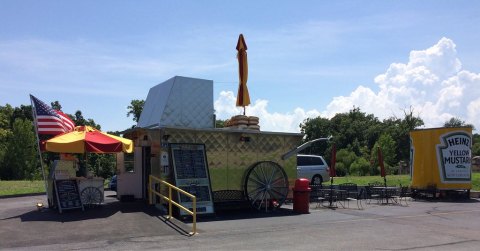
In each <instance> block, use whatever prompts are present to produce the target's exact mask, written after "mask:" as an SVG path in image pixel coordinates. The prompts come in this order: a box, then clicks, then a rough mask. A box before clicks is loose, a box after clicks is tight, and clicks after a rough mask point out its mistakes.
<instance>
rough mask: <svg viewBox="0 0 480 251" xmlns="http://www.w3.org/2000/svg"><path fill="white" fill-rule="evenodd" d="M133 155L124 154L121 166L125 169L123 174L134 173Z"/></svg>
mask: <svg viewBox="0 0 480 251" xmlns="http://www.w3.org/2000/svg"><path fill="white" fill-rule="evenodd" d="M134 160H135V158H134V154H133V153H125V154H124V159H123V165H124V167H125V172H131V173H133V172H135V167H134V166H135V165H134V163H135V162H134Z"/></svg>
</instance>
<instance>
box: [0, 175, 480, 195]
mask: <svg viewBox="0 0 480 251" xmlns="http://www.w3.org/2000/svg"><path fill="white" fill-rule="evenodd" d="M375 181H378V182H382V183H383V178H382V177H380V176H361V177H359V176H346V177H335V178H334V179H333V184H336V185H338V184H341V183H346V182H352V183H355V184H357V185H360V186H363V185H367V184H368V183H372V182H375ZM329 184H330V182H325V183H323V185H329ZM400 184H402V186H405V185H410V175H387V185H389V186H398V185H400ZM107 185H108V180H105V186H107ZM472 190H475V191H480V173H473V174H472ZM29 193H45V185H44V183H43V180H34V181H29V180H8V181H5V180H2V181H0V196H4V195H21V194H29Z"/></svg>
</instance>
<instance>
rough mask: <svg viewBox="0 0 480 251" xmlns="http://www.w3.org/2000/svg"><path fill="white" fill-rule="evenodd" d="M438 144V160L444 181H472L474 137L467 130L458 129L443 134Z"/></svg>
mask: <svg viewBox="0 0 480 251" xmlns="http://www.w3.org/2000/svg"><path fill="white" fill-rule="evenodd" d="M441 142H442V143H441V144H439V145H437V161H438V167H439V168H440V170H439V171H440V174H441V178H442V181H443V182H449V181H455V182H458V181H470V180H471V173H472V172H471V158H472V152H471V149H472V137H471V135H470V134H468V133H466V132H461V131H456V132H451V133H446V134H444V135H442V136H441Z"/></svg>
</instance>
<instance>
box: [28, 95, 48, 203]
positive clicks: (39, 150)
mask: <svg viewBox="0 0 480 251" xmlns="http://www.w3.org/2000/svg"><path fill="white" fill-rule="evenodd" d="M30 104H31V106H32V116H33V125H34V127H35V135H36V136H37V147H38V157H39V158H40V166H41V167H42V175H43V181H44V185H45V195H46V196H47V202H48V206H49V207H50V200H49V199H48V183H47V177H46V175H45V168H44V167H43V159H42V150H41V148H40V138H39V136H38V124H37V109H36V107H35V106H34V105H33V101H32V95H31V94H30Z"/></svg>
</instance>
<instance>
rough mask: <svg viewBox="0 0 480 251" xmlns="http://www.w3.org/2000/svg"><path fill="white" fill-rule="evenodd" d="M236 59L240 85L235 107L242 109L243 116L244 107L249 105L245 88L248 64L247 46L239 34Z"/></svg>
mask: <svg viewBox="0 0 480 251" xmlns="http://www.w3.org/2000/svg"><path fill="white" fill-rule="evenodd" d="M237 51H238V54H237V59H238V76H239V80H240V83H239V85H238V93H237V103H236V104H237V106H243V107H244V111H243V113H244V115H245V106H247V105H249V104H250V95H249V93H248V88H247V79H248V62H247V44H246V43H245V39H244V38H243V35H242V34H240V36H239V37H238V42H237Z"/></svg>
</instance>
